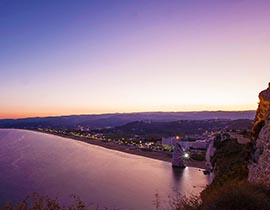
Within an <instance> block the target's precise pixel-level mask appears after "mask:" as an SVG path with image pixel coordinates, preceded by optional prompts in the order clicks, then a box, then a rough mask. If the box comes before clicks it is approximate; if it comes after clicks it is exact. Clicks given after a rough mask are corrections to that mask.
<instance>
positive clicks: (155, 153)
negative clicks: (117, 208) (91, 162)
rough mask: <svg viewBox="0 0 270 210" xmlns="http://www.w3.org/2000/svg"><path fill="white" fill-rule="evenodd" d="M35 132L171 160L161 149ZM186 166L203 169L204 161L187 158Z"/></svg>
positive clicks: (169, 155)
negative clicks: (147, 148) (145, 148)
mask: <svg viewBox="0 0 270 210" xmlns="http://www.w3.org/2000/svg"><path fill="white" fill-rule="evenodd" d="M35 131H36V130H35ZM37 132H42V133H47V134H51V135H56V136H61V137H65V138H69V139H73V140H78V141H83V142H86V143H88V144H93V145H97V146H101V147H104V148H107V149H112V150H117V151H121V152H125V153H129V154H133V155H139V156H143V157H147V158H152V159H157V160H162V161H167V162H171V159H172V157H171V154H169V153H166V152H163V151H153V150H152V151H150V150H143V149H140V148H135V147H134V148H133V147H129V146H127V145H121V144H116V143H115V142H107V141H102V140H96V139H89V138H84V137H77V136H71V135H64V134H55V133H50V132H45V131H37ZM186 166H187V167H195V168H201V169H205V161H196V160H189V161H186Z"/></svg>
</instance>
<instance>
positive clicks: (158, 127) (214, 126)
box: [97, 119, 253, 138]
mask: <svg viewBox="0 0 270 210" xmlns="http://www.w3.org/2000/svg"><path fill="white" fill-rule="evenodd" d="M252 125H253V120H250V119H238V120H228V119H227V120H213V119H212V120H180V121H172V122H151V121H136V122H130V123H127V124H125V125H123V126H117V127H115V128H111V129H102V130H98V131H97V132H101V133H103V134H107V135H112V136H119V137H120V136H125V137H127V136H128V137H132V136H134V135H140V136H145V137H150V136H151V137H156V138H161V137H164V136H175V135H183V134H202V133H204V132H205V131H224V130H245V129H251V127H252Z"/></svg>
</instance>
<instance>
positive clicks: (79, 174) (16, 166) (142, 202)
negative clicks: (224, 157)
mask: <svg viewBox="0 0 270 210" xmlns="http://www.w3.org/2000/svg"><path fill="white" fill-rule="evenodd" d="M0 171H1V173H0V199H1V200H0V205H2V203H1V202H3V201H7V200H12V201H18V200H21V199H22V198H24V197H25V196H26V195H29V194H31V193H32V192H38V193H41V194H44V195H50V196H51V197H55V196H57V197H59V198H61V201H62V202H63V203H68V200H69V199H70V195H71V194H76V195H79V196H80V197H81V199H82V200H84V201H85V202H86V203H87V204H90V203H98V204H99V205H100V206H106V207H117V208H122V209H134V210H136V209H138V210H144V209H145V210H146V209H147V210H151V209H154V206H153V204H152V203H153V200H154V194H155V193H158V194H159V196H160V197H161V198H162V199H163V200H166V198H167V196H168V195H169V194H171V193H172V192H173V191H175V190H176V191H178V192H181V193H183V194H191V193H198V192H200V191H201V190H202V189H203V188H204V187H205V185H206V184H207V177H206V176H204V175H203V173H202V171H200V170H199V169H196V168H185V169H173V168H172V167H171V164H170V163H167V162H164V161H159V160H154V159H149V158H145V157H140V156H136V155H130V154H126V153H122V152H118V151H113V150H108V149H105V148H102V147H98V146H94V145H89V144H86V143H84V142H79V141H74V140H70V139H67V138H62V137H57V136H52V135H48V134H42V133H37V132H32V131H24V130H14V129H1V130H0Z"/></svg>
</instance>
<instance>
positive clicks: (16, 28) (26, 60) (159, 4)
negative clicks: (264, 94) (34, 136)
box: [0, 0, 270, 118]
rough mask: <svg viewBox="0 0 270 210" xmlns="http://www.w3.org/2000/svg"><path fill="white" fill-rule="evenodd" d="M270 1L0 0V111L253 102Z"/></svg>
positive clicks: (264, 59) (23, 113) (269, 34)
mask: <svg viewBox="0 0 270 210" xmlns="http://www.w3.org/2000/svg"><path fill="white" fill-rule="evenodd" d="M269 11H270V1H268V0H258V1H255V0H212V1H209V0H178V1H173V0H172V1H158V0H153V1H147V0H142V1H139V0H136V1H131V0H129V1H126V0H123V1H119V0H107V1H102V0H98V1H83V0H78V1H74V0H72V1H68V0H64V1H60V0H51V1H50V0H43V1H42V0H32V1H30V0H17V1H16V0H0V118H18V117H28V116H46V115H68V114H84V113H108V112H138V111H188V110H195V111H198V110H246V109H256V107H257V102H258V93H259V91H260V90H262V89H265V88H266V87H267V84H268V82H269V81H270V12H269Z"/></svg>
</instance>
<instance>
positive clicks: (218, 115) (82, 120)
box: [0, 111, 255, 129]
mask: <svg viewBox="0 0 270 210" xmlns="http://www.w3.org/2000/svg"><path fill="white" fill-rule="evenodd" d="M254 116H255V111H202V112H141V113H123V114H121V113H115V114H97V115H71V116H56V117H35V118H23V119H2V120H0V128H38V127H46V128H58V129H76V128H79V127H84V128H89V129H97V128H106V127H116V126H122V125H125V124H127V123H130V122H134V121H147V120H149V121H153V122H170V121H178V120H208V119H227V120H236V119H254Z"/></svg>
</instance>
